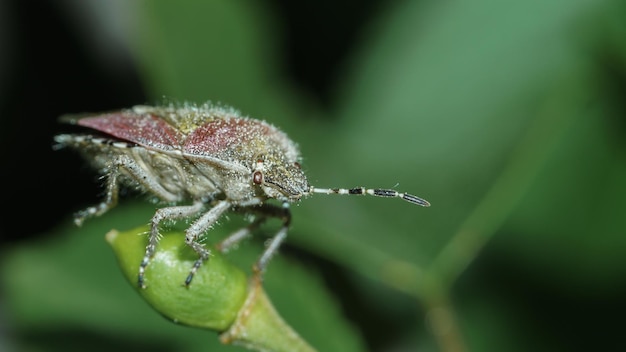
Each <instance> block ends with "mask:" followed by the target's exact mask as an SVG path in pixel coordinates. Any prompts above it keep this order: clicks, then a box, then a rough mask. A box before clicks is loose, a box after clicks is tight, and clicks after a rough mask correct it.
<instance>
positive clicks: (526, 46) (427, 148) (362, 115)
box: [294, 0, 606, 286]
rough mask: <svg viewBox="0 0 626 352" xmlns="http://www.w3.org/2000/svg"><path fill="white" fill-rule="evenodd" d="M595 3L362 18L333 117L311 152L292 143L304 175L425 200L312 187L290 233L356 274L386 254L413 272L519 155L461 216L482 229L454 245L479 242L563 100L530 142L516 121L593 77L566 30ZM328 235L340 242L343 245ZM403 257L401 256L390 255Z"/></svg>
mask: <svg viewBox="0 0 626 352" xmlns="http://www.w3.org/2000/svg"><path fill="white" fill-rule="evenodd" d="M605 4H606V2H603V1H588V0H581V1H550V2H545V1H526V2H506V4H505V3H502V2H497V1H490V0H485V1H473V2H463V1H456V2H447V3H445V5H444V4H439V3H437V4H429V5H428V6H427V5H425V4H423V3H417V2H406V3H403V4H400V5H399V6H397V7H396V8H395V9H394V11H392V12H391V13H390V14H389V16H388V17H386V18H384V19H383V20H382V21H380V22H378V23H376V24H375V25H374V26H373V27H372V31H371V32H370V33H373V35H372V36H371V37H368V38H364V40H363V43H364V46H363V49H362V51H361V52H359V53H358V55H356V56H355V60H354V61H355V62H354V64H353V66H354V67H355V69H354V70H353V75H352V76H351V77H352V78H351V79H349V80H348V81H346V82H345V84H344V85H343V86H342V87H341V88H342V89H343V90H341V91H340V93H341V94H343V96H344V102H345V104H344V105H343V106H342V107H341V109H340V111H339V116H340V117H341V118H340V120H338V121H337V123H336V125H334V126H333V128H332V129H329V128H326V129H325V134H326V135H327V136H328V137H327V140H328V141H329V142H328V143H324V144H323V145H315V144H313V146H315V147H316V148H317V149H318V150H320V151H319V152H318V153H311V151H313V150H314V148H313V146H312V147H309V148H307V144H305V143H303V144H304V146H303V150H304V153H305V155H308V157H307V166H308V168H310V172H309V176H310V178H311V182H312V183H314V184H320V183H324V185H326V184H328V183H331V182H332V184H331V185H330V186H333V187H336V186H343V185H345V184H346V183H347V186H353V185H361V184H365V185H371V186H381V187H392V186H393V185H394V184H395V183H396V182H397V183H398V184H399V185H400V186H398V187H397V189H398V190H402V191H407V192H412V193H416V194H418V195H420V196H423V197H424V198H426V199H428V200H429V201H431V203H432V207H431V208H429V209H419V208H415V207H412V206H411V205H408V204H402V203H401V202H394V201H389V200H386V201H385V200H352V199H350V200H337V199H332V200H331V199H327V200H319V199H316V200H315V201H308V203H307V204H306V205H305V204H304V203H303V205H302V207H301V208H304V209H302V210H303V211H306V212H307V213H308V214H307V216H310V217H311V218H315V219H318V220H319V219H324V221H323V222H318V223H313V222H312V221H311V222H307V223H306V226H304V228H300V227H297V226H298V223H297V222H294V227H296V228H297V230H298V231H301V232H304V233H306V236H301V237H298V240H299V241H302V242H303V243H306V245H308V246H311V247H312V248H316V249H317V250H319V251H320V252H323V253H327V255H329V256H331V257H332V258H333V259H334V260H338V261H341V262H344V263H346V264H348V265H350V266H351V267H352V268H354V269H355V270H357V271H359V272H362V273H365V274H366V275H370V276H372V275H373V276H374V277H378V278H381V279H383V280H386V278H385V276H387V275H390V273H389V270H388V269H389V267H397V268H398V269H399V270H402V271H404V272H406V273H407V274H406V275H404V276H405V277H406V278H407V280H409V281H413V282H414V283H415V284H417V283H418V282H419V280H420V276H419V275H420V269H421V268H423V267H427V266H428V265H429V264H430V263H432V261H433V260H434V259H435V258H436V257H437V256H438V255H440V254H441V253H442V252H441V251H442V249H443V248H445V246H447V245H449V244H450V241H451V239H452V236H454V235H455V234H456V233H457V231H459V230H460V227H461V226H462V224H463V222H464V221H466V220H467V219H468V217H469V216H470V215H471V214H472V213H473V212H475V211H478V207H479V205H480V204H481V202H482V201H483V197H485V195H486V194H488V192H491V191H490V190H491V189H492V187H494V185H496V184H498V183H499V182H501V180H500V177H502V176H503V172H505V171H506V170H507V168H509V169H510V168H516V167H524V168H525V169H524V173H523V174H519V176H515V175H512V176H511V175H509V176H506V177H508V178H507V181H506V187H504V185H505V184H502V187H501V188H500V190H501V191H502V192H503V193H501V194H498V195H497V197H494V198H493V200H500V201H504V202H503V203H500V204H499V207H498V204H496V203H490V207H491V208H493V209H495V210H497V212H498V213H497V214H492V215H489V214H485V213H484V212H483V213H481V214H479V215H480V216H481V217H480V219H478V218H476V219H475V220H474V222H476V221H480V222H481V226H483V227H484V228H486V229H488V230H489V233H481V234H480V235H479V236H474V239H476V240H478V243H466V245H468V246H466V247H464V248H460V249H461V250H467V251H469V252H467V253H463V255H468V256H469V257H471V256H473V255H475V254H476V252H475V249H472V248H470V247H471V246H475V247H476V248H480V246H481V244H480V243H482V242H483V241H484V240H486V238H488V237H489V236H490V235H492V234H493V232H494V231H496V230H497V229H498V227H499V226H500V224H501V223H502V221H503V220H504V219H505V218H506V216H508V215H510V213H511V212H512V211H513V210H514V207H515V205H516V202H517V200H518V199H520V197H521V196H523V194H524V192H525V191H526V190H527V188H528V187H529V186H530V184H531V183H532V182H533V180H534V177H535V175H536V174H537V173H538V172H539V170H540V168H541V167H543V165H544V161H545V160H546V158H547V157H548V156H549V153H550V149H551V148H552V146H554V145H556V144H558V143H560V142H559V139H560V138H563V136H562V133H561V131H562V130H563V129H566V128H568V126H569V124H570V123H571V119H573V118H574V116H573V115H571V114H570V113H571V111H570V110H568V111H567V112H566V113H567V114H570V115H565V116H558V118H557V119H556V120H555V123H557V125H553V126H549V127H548V124H551V123H553V122H549V121H548V120H545V123H546V128H549V129H548V130H549V131H551V132H553V133H554V135H553V136H547V137H546V138H543V143H544V144H543V145H533V143H537V142H536V141H533V140H532V139H525V138H526V135H527V133H534V132H532V131H531V130H530V128H534V129H535V130H537V131H541V129H542V126H541V124H542V118H543V117H542V115H541V114H542V109H543V105H544V103H545V101H546V99H551V98H550V97H551V96H552V95H553V94H554V92H553V90H555V89H561V88H563V87H565V86H566V85H567V84H572V83H574V84H575V85H576V86H582V87H583V89H586V91H583V92H580V93H576V94H578V95H577V96H583V97H586V96H589V95H593V94H594V93H593V87H587V88H585V87H584V84H585V82H586V81H585V80H586V77H587V76H588V70H589V66H588V65H587V64H586V58H585V57H584V56H581V49H582V48H581V44H582V43H581V42H579V41H576V40H575V38H572V33H580V32H584V29H585V28H584V27H581V26H583V25H586V24H588V23H589V20H588V17H587V16H592V15H595V14H596V13H597V12H599V11H600V10H601V9H603V8H604V6H605ZM487 14H488V15H487ZM569 76H572V77H574V78H573V79H576V77H580V79H581V80H580V81H579V82H573V81H572V79H570V78H568V77H569ZM546 97H547V98H546ZM585 101H588V99H587V98H585ZM576 107H577V108H578V107H580V106H578V105H577V106H576ZM521 143H526V144H521ZM542 148H545V150H542ZM307 149H309V150H307ZM525 149H527V150H528V151H527V152H522V154H524V153H526V154H527V153H530V152H534V151H538V153H537V154H534V155H527V156H526V157H527V160H515V159H512V158H514V157H515V155H516V154H514V153H515V152H517V151H519V150H525ZM307 152H309V153H308V154H307ZM526 154H524V155H526ZM328 155H332V157H328ZM519 162H523V163H524V164H523V165H522V164H519V165H518V164H516V163H519ZM528 167H531V169H529V168H528ZM511 170H512V169H511ZM322 179H323V181H321V180H322ZM357 182H358V183H357ZM337 183H342V184H339V185H338V184H337ZM355 183H356V184H355ZM383 202H384V204H383ZM313 203H316V204H313ZM338 248H341V249H343V250H345V249H346V248H352V249H353V250H351V251H350V255H349V256H347V255H343V254H342V253H343V252H345V251H342V250H341V249H338ZM372 258H374V259H373V260H372ZM448 259H450V258H448ZM451 259H452V260H455V258H454V257H452V258H451ZM403 262H404V263H408V264H410V266H411V265H412V266H413V268H412V269H410V268H407V266H406V265H396V264H398V263H400V264H401V263H403ZM403 268H404V269H403ZM411 272H413V273H412V274H410V273H411ZM400 275H403V274H400ZM407 285H408V286H411V284H410V283H407Z"/></svg>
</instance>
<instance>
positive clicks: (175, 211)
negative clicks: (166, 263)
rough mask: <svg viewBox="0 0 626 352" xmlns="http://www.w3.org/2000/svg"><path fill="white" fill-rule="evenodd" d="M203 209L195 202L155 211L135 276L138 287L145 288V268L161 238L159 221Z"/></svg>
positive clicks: (200, 203)
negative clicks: (144, 249)
mask: <svg viewBox="0 0 626 352" xmlns="http://www.w3.org/2000/svg"><path fill="white" fill-rule="evenodd" d="M203 207H204V203H203V202H201V201H196V202H194V203H193V204H192V205H181V206H175V207H167V208H160V209H158V210H157V211H156V213H155V214H154V216H153V217H152V220H151V229H150V237H149V240H148V245H147V246H146V252H145V254H144V257H143V260H142V261H141V264H140V265H139V274H138V275H137V284H138V285H139V287H141V288H146V286H145V284H144V273H145V271H146V267H147V266H148V264H149V263H150V260H151V259H152V257H153V256H154V252H155V250H156V245H157V242H159V238H160V237H161V235H160V233H159V224H160V223H161V221H163V220H176V219H182V218H187V217H191V216H194V215H196V214H198V213H199V212H200V211H201V210H202V208H203Z"/></svg>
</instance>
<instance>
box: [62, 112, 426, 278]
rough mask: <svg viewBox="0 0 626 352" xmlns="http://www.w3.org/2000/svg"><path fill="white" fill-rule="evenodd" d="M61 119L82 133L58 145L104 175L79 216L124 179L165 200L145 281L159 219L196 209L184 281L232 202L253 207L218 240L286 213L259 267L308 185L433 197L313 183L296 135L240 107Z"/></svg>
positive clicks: (243, 208)
mask: <svg viewBox="0 0 626 352" xmlns="http://www.w3.org/2000/svg"><path fill="white" fill-rule="evenodd" d="M65 121H66V122H69V123H72V124H75V125H78V126H82V127H83V128H85V129H86V130H87V133H85V134H61V135H58V136H56V137H55V141H56V142H57V143H58V146H59V147H63V146H67V147H70V148H73V149H76V150H78V151H79V152H80V153H82V154H83V156H84V157H85V158H86V159H87V160H89V161H90V163H91V164H92V165H93V166H94V167H95V168H96V169H97V170H99V172H100V173H101V174H102V175H104V176H106V197H105V199H104V200H103V201H102V202H101V203H100V204H97V205H95V206H92V207H89V208H87V209H85V210H83V211H80V212H78V213H77V214H76V217H75V220H76V223H77V224H79V225H80V224H81V223H82V222H83V221H84V220H85V219H86V218H88V217H91V216H98V215H101V214H103V213H105V212H106V211H107V210H108V209H110V208H112V207H113V206H115V205H116V203H117V198H118V192H119V187H120V186H130V187H135V188H138V189H140V190H142V191H145V192H147V193H150V194H152V195H154V196H156V197H157V198H158V199H160V200H161V201H163V202H166V203H168V206H166V207H164V208H160V209H158V210H157V211H156V213H155V215H154V216H153V218H152V220H151V232H150V237H149V241H148V245H147V247H146V253H145V256H144V259H143V260H142V262H141V265H140V268H139V273H138V284H139V285H140V286H142V287H145V286H144V273H145V270H146V268H147V266H148V264H149V262H150V259H151V258H152V256H153V255H154V252H155V250H156V244H157V241H158V239H159V237H160V234H159V225H160V224H161V223H162V222H163V221H169V220H177V219H183V218H195V220H194V222H193V223H192V224H191V225H190V226H189V227H188V229H187V230H186V242H187V244H188V245H189V246H191V247H192V248H193V249H194V250H195V251H196V252H197V253H198V255H199V259H198V260H197V261H196V262H195V264H194V266H193V267H192V268H191V270H190V272H189V275H188V277H187V279H186V280H185V284H186V285H189V284H190V282H191V280H192V278H193V275H194V273H195V272H196V271H197V270H198V268H199V267H200V266H201V264H202V262H204V261H205V260H207V259H208V257H209V253H210V252H209V250H208V249H207V248H205V246H204V245H203V244H201V243H200V241H199V239H200V238H201V237H202V236H203V235H204V233H205V232H206V231H208V229H209V228H210V227H211V226H212V225H213V224H214V223H215V222H216V221H217V220H218V219H219V218H220V217H221V216H222V215H223V214H224V213H226V212H228V211H235V212H240V213H244V214H255V215H257V216H256V217H255V218H254V219H255V220H253V221H252V223H251V224H250V225H249V226H248V227H247V228H245V229H243V230H240V231H237V232H235V233H234V234H233V235H231V236H229V237H227V238H226V239H225V240H223V241H222V243H220V244H219V245H218V248H220V249H221V250H227V249H228V248H229V247H231V246H233V245H235V244H236V243H237V242H239V241H240V240H241V239H243V238H245V237H246V236H247V235H249V234H250V233H251V232H252V231H253V230H255V229H256V228H257V227H258V226H259V225H260V224H261V223H262V222H263V221H264V220H265V219H266V218H272V217H273V218H278V219H280V220H281V221H282V224H283V226H282V227H281V229H280V230H279V231H278V233H277V234H276V235H275V236H274V237H273V239H272V240H271V241H270V243H269V244H268V246H267V249H266V250H265V252H264V253H263V254H262V255H261V257H260V259H259V260H258V262H257V263H256V264H255V266H254V268H255V270H256V271H257V272H258V273H260V272H262V271H263V270H264V268H265V266H266V265H267V263H268V261H269V260H270V258H271V256H272V255H273V254H274V253H275V252H276V251H277V249H278V247H279V245H280V243H281V242H282V241H283V240H284V238H285V237H286V233H287V228H288V226H289V224H290V222H291V214H290V212H289V209H288V204H289V202H294V201H297V200H299V199H301V198H302V197H303V196H305V195H309V194H312V193H326V194H331V193H335V194H362V195H365V194H370V195H375V196H380V197H399V198H402V199H404V200H406V201H409V202H411V203H414V204H419V205H423V206H428V205H429V204H428V202H426V201H425V200H423V199H421V198H419V197H416V196H413V195H410V194H405V193H399V192H396V191H393V190H381V189H365V188H354V189H350V190H346V189H321V188H314V187H312V186H310V185H309V183H308V181H307V179H306V176H305V175H304V173H303V172H302V170H301V168H300V164H299V159H300V153H299V151H298V148H297V146H296V144H295V143H294V142H293V141H291V140H290V139H289V138H288V137H287V135H286V134H284V133H283V132H282V131H280V130H278V129H277V128H276V127H274V126H272V125H270V124H268V123H266V122H264V121H260V120H255V119H251V118H247V117H242V116H241V115H240V114H239V113H238V112H237V111H235V110H233V109H226V108H221V107H215V106H211V105H208V104H207V105H203V106H199V107H198V106H192V105H185V106H165V107H151V106H137V107H134V108H132V109H129V110H124V111H119V112H113V113H104V114H98V115H95V116H88V117H82V118H73V117H70V118H65ZM270 200H277V201H278V202H279V203H280V204H279V205H277V204H272V203H270V202H268V201H270Z"/></svg>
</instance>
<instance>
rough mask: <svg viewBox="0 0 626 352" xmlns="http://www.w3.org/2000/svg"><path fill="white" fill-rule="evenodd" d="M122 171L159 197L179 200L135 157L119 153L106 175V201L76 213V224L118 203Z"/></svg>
mask: <svg viewBox="0 0 626 352" xmlns="http://www.w3.org/2000/svg"><path fill="white" fill-rule="evenodd" d="M122 171H126V173H127V174H128V175H129V176H130V178H131V179H133V180H134V181H135V182H137V183H138V184H140V185H141V186H143V187H144V188H145V189H147V190H149V191H151V192H152V193H154V194H156V195H157V196H158V197H159V198H161V199H163V200H166V201H176V200H178V197H177V196H176V195H174V194H172V193H170V192H168V191H167V190H166V189H165V188H163V187H162V186H161V185H160V184H159V183H158V182H157V181H156V180H154V178H153V177H151V176H150V174H149V173H148V172H147V171H146V170H144V169H143V168H142V167H141V166H140V165H139V164H137V162H136V161H135V160H134V159H133V158H131V157H130V156H128V155H125V154H122V155H117V156H116V157H115V158H114V159H113V161H112V162H111V165H110V166H109V167H108V173H107V175H106V180H107V181H106V184H107V185H106V196H105V199H104V201H102V202H101V203H99V204H97V205H94V206H91V207H89V208H86V209H84V210H81V211H79V212H77V213H76V214H74V223H75V224H76V225H78V226H81V225H82V224H83V222H85V220H86V219H87V218H91V217H95V216H100V215H102V214H104V213H106V212H107V211H109V210H110V209H112V208H113V207H115V205H117V200H118V196H119V184H120V180H119V177H120V176H121V175H122Z"/></svg>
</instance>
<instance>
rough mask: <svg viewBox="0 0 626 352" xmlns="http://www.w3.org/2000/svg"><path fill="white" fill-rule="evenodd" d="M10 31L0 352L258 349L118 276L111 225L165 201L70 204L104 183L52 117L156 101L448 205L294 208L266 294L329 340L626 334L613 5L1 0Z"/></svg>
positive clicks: (624, 82)
mask: <svg viewBox="0 0 626 352" xmlns="http://www.w3.org/2000/svg"><path fill="white" fill-rule="evenodd" d="M0 50H1V51H2V55H0V56H1V58H0V74H1V75H0V109H1V110H0V118H1V119H2V121H1V122H2V124H1V126H2V127H1V131H0V143H1V144H0V147H1V148H0V153H2V154H1V159H2V160H3V166H2V170H3V171H4V172H3V173H4V176H5V178H4V179H5V180H6V181H5V182H6V184H5V190H4V197H3V198H4V203H5V207H4V209H5V210H3V211H2V213H1V214H2V215H1V216H2V217H3V221H2V223H3V225H4V226H3V230H2V233H1V234H2V247H1V248H0V250H1V253H0V256H1V257H0V265H1V266H0V329H1V330H0V334H1V335H0V350H2V351H12V350H15V351H61V350H63V351H73V350H87V349H88V350H92V351H105V350H106V351H109V350H152V351H174V350H176V351H243V349H241V348H238V347H232V346H222V345H220V343H219V342H218V340H217V334H216V333H213V332H210V331H202V330H196V329H190V328H185V327H181V326H177V325H175V324H172V323H170V322H169V321H166V320H165V319H163V318H162V317H160V316H159V315H158V314H157V313H156V312H154V311H153V310H151V308H150V307H149V306H148V305H147V304H146V303H145V302H143V301H141V299H140V298H139V296H138V295H137V294H136V293H135V292H134V291H133V289H132V288H131V287H130V285H128V283H127V282H126V281H124V279H123V277H122V275H121V273H120V270H119V268H118V267H117V266H116V263H115V259H114V256H113V253H112V251H111V250H110V248H109V247H108V245H107V244H106V242H105V241H104V234H105V233H106V232H107V231H108V230H110V229H112V228H115V229H120V230H127V229H131V228H134V227H137V226H140V225H143V224H145V223H147V222H148V221H149V219H150V217H151V215H152V214H153V212H154V209H155V206H154V205H152V204H150V203H149V202H146V201H145V200H144V199H143V198H142V197H136V196H133V195H129V196H128V197H126V198H125V199H124V200H123V201H122V204H121V205H120V206H119V207H118V208H116V209H115V210H113V211H111V212H110V213H108V214H107V215H106V216H103V217H101V218H98V219H94V220H92V221H88V222H87V223H86V224H85V225H84V227H82V228H80V229H79V228H76V227H74V226H73V223H72V220H71V214H72V213H73V212H74V211H76V210H79V209H82V208H83V207H85V206H88V205H91V204H92V203H95V202H97V201H98V199H99V196H100V195H101V189H100V188H99V186H100V184H101V182H100V181H99V180H98V178H97V175H95V174H94V173H93V172H92V171H91V170H89V169H88V168H87V167H86V164H85V163H84V162H83V161H82V160H81V159H80V158H78V156H76V155H74V154H72V153H70V152H53V151H52V148H51V145H52V136H53V135H54V134H55V133H59V132H62V131H64V130H65V129H66V128H67V126H60V125H58V124H57V121H56V119H57V117H58V116H59V115H61V114H65V113H81V112H98V111H103V110H114V109H119V108H125V107H129V106H132V105H134V104H145V103H158V102H160V101H162V99H163V98H166V99H173V100H180V101H189V102H197V103H202V102H205V101H207V100H211V101H214V102H221V103H224V104H229V105H233V106H235V107H236V108H238V109H240V110H241V111H242V112H243V113H244V114H246V115H249V116H253V117H256V118H259V119H264V120H266V121H269V122H271V123H273V124H274V125H276V126H279V127H280V128H282V129H283V130H284V131H285V132H287V133H288V134H289V135H290V136H291V137H292V138H293V139H294V140H295V141H297V143H298V144H299V146H300V148H301V151H302V154H303V159H304V160H303V167H304V169H305V170H306V172H307V174H308V177H309V181H310V182H311V183H312V184H314V185H316V186H319V187H355V186H367V187H382V188H394V189H397V190H399V191H406V192H409V193H414V194H417V195H419V196H422V197H424V198H426V199H428V200H429V201H430V202H431V203H432V207H430V208H427V209H424V208H420V207H416V206H412V205H410V204H408V203H405V202H402V201H399V200H394V199H376V198H373V197H363V198H358V197H341V196H324V195H316V196H314V197H311V198H309V199H305V200H303V201H302V202H301V203H300V204H297V205H296V206H294V207H293V215H294V220H293V226H292V229H291V232H290V235H289V237H288V240H287V243H286V245H285V246H284V247H283V248H282V249H281V254H280V255H279V256H278V257H277V258H276V259H275V260H273V261H272V263H271V264H270V267H269V269H268V273H267V275H266V287H267V291H268V293H269V296H270V298H271V299H272V300H273V302H274V304H275V305H276V307H277V309H278V310H279V312H280V313H281V314H282V315H283V316H284V317H285V319H286V320H287V321H288V322H289V323H290V324H292V326H293V327H294V328H295V329H296V330H297V331H298V332H300V333H301V334H302V336H304V338H305V339H306V340H308V341H309V342H311V343H312V344H313V345H314V346H316V347H318V348H319V350H320V351H394V352H395V351H502V350H506V351H530V350H532V351H555V350H561V351H563V350H565V351H588V350H603V351H608V350H613V351H614V350H626V342H625V341H624V339H623V338H622V337H621V336H622V335H621V334H622V333H623V329H624V327H625V324H624V322H623V317H624V316H625V315H626V304H625V303H624V297H626V216H625V215H626V214H625V212H626V200H625V199H626V138H625V137H626V102H625V100H624V96H625V93H626V4H624V2H623V1H619V0H529V1H495V0H472V1H460V0H457V1H439V2H433V1H392V2H384V1H359V2H357V1H344V2H341V3H335V2H332V1H329V0H328V1H317V2H312V1H305V2H298V3H296V2H289V1H281V0H273V1H244V0H236V1H217V0H211V1H208V0H207V1H191V0H185V1H165V0H158V1H157V0H153V1H147V0H144V1H121V0H119V1H108V2H99V1H74V2H71V1H41V2H38V3H37V4H31V3H29V4H28V5H26V3H25V2H20V1H8V0H7V1H4V2H2V3H1V4H0ZM242 224H243V220H242V219H241V217H238V216H231V217H229V218H228V219H225V220H224V221H222V222H221V225H220V226H219V227H218V228H216V229H215V230H214V231H213V232H211V233H210V234H209V235H208V236H207V238H208V239H207V242H208V243H214V242H217V241H218V240H219V238H220V236H224V235H225V234H226V233H228V232H229V231H230V230H232V229H235V228H237V227H239V226H241V225H242ZM277 228H278V224H274V223H271V222H270V223H268V224H267V226H266V227H264V228H263V231H262V232H261V233H260V234H259V235H258V236H256V237H255V238H254V239H252V240H250V241H249V242H248V243H246V244H244V245H242V246H241V248H240V249H239V250H238V251H237V253H234V254H233V258H234V259H236V260H237V261H241V263H243V264H242V265H243V266H244V267H245V266H246V265H247V264H246V263H250V264H251V263H252V262H253V261H254V259H255V258H256V256H257V255H258V254H260V253H261V249H262V243H263V240H264V239H265V238H266V237H268V236H271V235H272V234H273V231H276V229H277Z"/></svg>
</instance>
